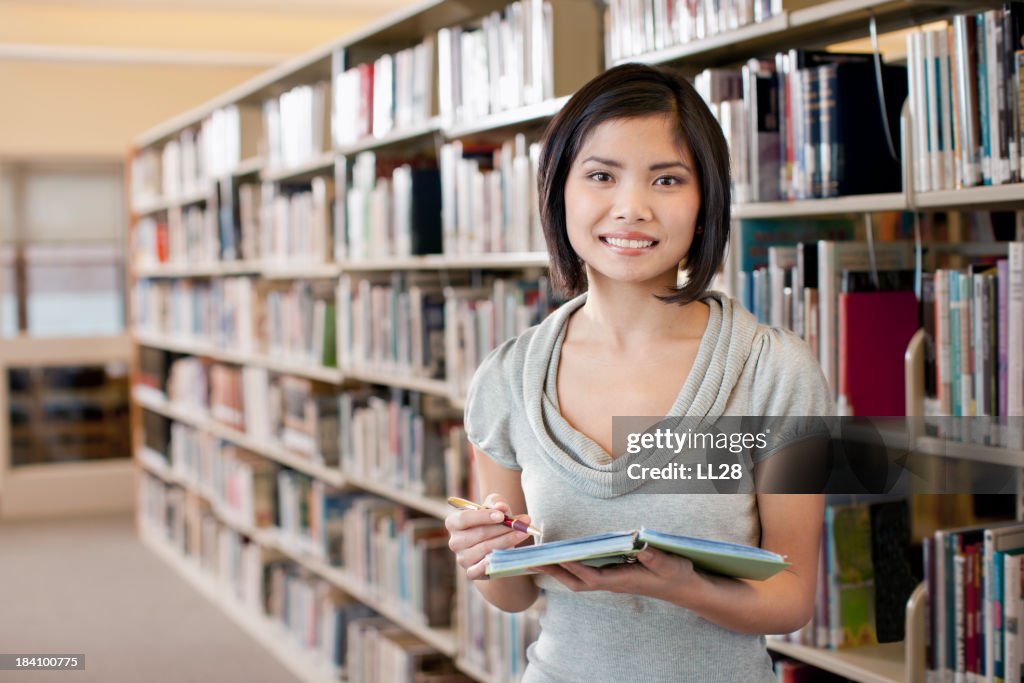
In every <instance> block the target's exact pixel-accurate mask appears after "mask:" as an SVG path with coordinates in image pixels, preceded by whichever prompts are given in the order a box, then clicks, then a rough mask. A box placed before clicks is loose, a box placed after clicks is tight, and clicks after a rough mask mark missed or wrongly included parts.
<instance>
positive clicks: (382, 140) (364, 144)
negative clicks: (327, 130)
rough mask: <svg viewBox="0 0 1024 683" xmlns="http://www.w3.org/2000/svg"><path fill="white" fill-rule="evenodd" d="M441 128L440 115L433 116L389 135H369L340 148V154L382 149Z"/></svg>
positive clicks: (354, 153)
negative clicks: (377, 136)
mask: <svg viewBox="0 0 1024 683" xmlns="http://www.w3.org/2000/svg"><path fill="white" fill-rule="evenodd" d="M440 130H441V120H440V119H439V118H438V117H436V116H435V117H433V118H431V119H430V120H429V121H425V122H423V123H421V124H419V125H416V126H412V127H410V128H406V129H404V130H393V131H391V132H390V133H388V134H387V135H382V136H381V137H379V138H375V137H369V138H364V139H363V140H360V141H359V142H354V143H352V144H350V145H344V146H342V147H340V148H339V149H338V154H340V155H342V156H353V155H356V154H359V153H360V152H366V151H368V150H371V149H380V148H382V147H388V146H390V145H397V144H400V143H403V142H410V141H412V140H416V139H418V138H423V137H426V136H428V135H433V134H434V133H437V132H439V131H440Z"/></svg>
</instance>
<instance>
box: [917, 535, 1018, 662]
mask: <svg viewBox="0 0 1024 683" xmlns="http://www.w3.org/2000/svg"><path fill="white" fill-rule="evenodd" d="M1022 552H1024V524H1022V523H1020V522H1007V523H1001V524H991V525H983V526H972V527H962V528H956V529H949V530H943V531H937V532H936V533H935V535H934V537H933V538H927V539H925V544H924V567H925V576H926V580H927V583H928V594H929V596H930V600H929V604H928V617H929V619H928V623H929V631H930V633H929V638H928V640H927V643H928V647H927V653H926V661H927V665H928V670H929V672H934V673H935V675H938V676H942V677H943V678H946V677H949V678H954V677H955V679H956V680H961V679H964V680H1004V681H1011V680H1012V681H1017V680H1020V679H1021V677H1022V675H1024V668H1022V667H1024V631H1022V629H1021V628H1020V619H1021V615H1022V614H1024V611H1022V604H1024V603H1022V602H1021V600H1022V590H1021V578H1022V576H1024V575H1022V572H1021V553H1022Z"/></svg>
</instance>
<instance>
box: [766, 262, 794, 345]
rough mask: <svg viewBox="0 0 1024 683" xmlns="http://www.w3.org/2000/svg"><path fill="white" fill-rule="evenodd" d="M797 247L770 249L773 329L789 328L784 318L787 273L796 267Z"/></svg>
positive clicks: (769, 291) (770, 318)
mask: <svg viewBox="0 0 1024 683" xmlns="http://www.w3.org/2000/svg"><path fill="white" fill-rule="evenodd" d="M796 258H797V248H796V247H768V296H769V297H770V300H771V310H770V311H769V321H770V323H771V325H772V327H788V325H789V322H788V320H787V319H786V317H785V316H784V308H785V289H786V273H787V272H789V271H791V269H792V268H793V267H795V266H796Z"/></svg>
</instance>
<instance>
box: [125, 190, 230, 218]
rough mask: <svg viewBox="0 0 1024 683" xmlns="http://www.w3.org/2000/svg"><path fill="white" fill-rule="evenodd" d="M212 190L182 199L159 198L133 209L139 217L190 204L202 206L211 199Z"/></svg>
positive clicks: (184, 196) (185, 196)
mask: <svg viewBox="0 0 1024 683" xmlns="http://www.w3.org/2000/svg"><path fill="white" fill-rule="evenodd" d="M210 194H211V193H210V189H209V188H206V189H203V190H198V191H195V192H190V193H188V194H184V195H182V196H180V197H159V198H156V199H153V200H151V201H148V202H145V203H143V204H139V205H137V206H134V207H132V210H133V211H134V212H135V213H136V214H137V215H139V216H145V215H147V214H151V213H157V212H159V211H166V210H167V209H174V208H178V207H183V206H189V205H190V204H200V203H202V202H205V201H206V200H207V199H209V198H210Z"/></svg>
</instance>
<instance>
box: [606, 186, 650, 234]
mask: <svg viewBox="0 0 1024 683" xmlns="http://www.w3.org/2000/svg"><path fill="white" fill-rule="evenodd" d="M653 217H654V214H653V212H652V211H651V206H650V204H649V203H648V201H647V196H646V193H645V192H644V188H641V187H637V186H635V185H633V184H631V183H622V184H621V185H620V186H619V191H618V193H617V194H616V196H615V203H614V205H613V206H612V218H613V219H614V220H615V221H616V222H619V223H625V224H627V225H628V224H632V223H644V222H646V221H650V220H651V219H652V218H653Z"/></svg>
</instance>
